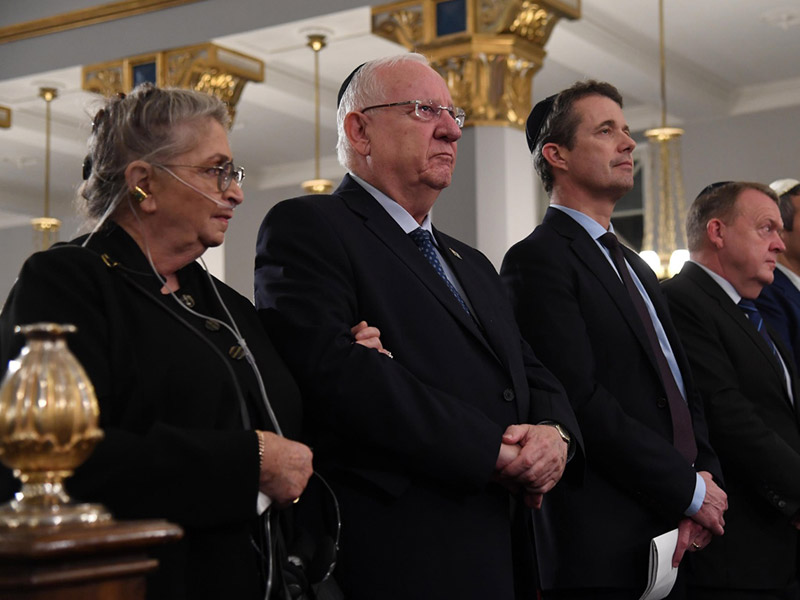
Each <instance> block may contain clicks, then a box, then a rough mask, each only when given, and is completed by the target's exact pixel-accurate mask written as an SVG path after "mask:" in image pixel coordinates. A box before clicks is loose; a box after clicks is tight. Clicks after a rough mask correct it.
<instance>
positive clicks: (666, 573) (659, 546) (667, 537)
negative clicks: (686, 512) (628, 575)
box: [639, 529, 678, 600]
mask: <svg viewBox="0 0 800 600" xmlns="http://www.w3.org/2000/svg"><path fill="white" fill-rule="evenodd" d="M677 545H678V530H677V529H673V530H672V531H668V532H667V533H665V534H663V535H660V536H658V537H655V538H653V539H652V540H650V573H649V574H648V581H647V589H646V590H645V591H644V594H642V597H641V598H639V600H661V599H662V598H665V597H666V596H667V594H669V593H670V592H671V591H672V586H673V585H675V579H676V578H677V577H678V569H677V568H674V567H673V566H672V555H673V554H675V547H676V546H677Z"/></svg>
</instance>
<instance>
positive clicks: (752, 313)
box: [739, 298, 778, 358]
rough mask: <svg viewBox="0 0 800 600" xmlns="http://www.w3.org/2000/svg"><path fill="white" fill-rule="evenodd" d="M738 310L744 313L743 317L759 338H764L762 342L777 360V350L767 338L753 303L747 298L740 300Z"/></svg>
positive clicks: (761, 320)
mask: <svg viewBox="0 0 800 600" xmlns="http://www.w3.org/2000/svg"><path fill="white" fill-rule="evenodd" d="M739 308H741V309H742V311H744V314H745V316H747V319H748V320H749V321H750V322H751V323H752V324H753V326H754V327H755V328H756V330H757V331H758V333H760V334H761V337H763V338H764V341H766V342H767V346H769V347H770V350H772V353H773V354H774V355H775V358H778V349H777V348H776V347H775V344H774V343H773V342H772V339H771V338H770V337H769V333H767V328H766V327H765V326H764V319H763V318H762V317H761V313H760V312H758V309H757V308H756V305H755V303H754V302H753V301H752V300H748V299H747V298H742V299H741V300H739Z"/></svg>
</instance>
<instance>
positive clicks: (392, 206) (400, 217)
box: [350, 173, 475, 318]
mask: <svg viewBox="0 0 800 600" xmlns="http://www.w3.org/2000/svg"><path fill="white" fill-rule="evenodd" d="M350 177H352V178H353V179H355V180H356V182H358V184H359V185H360V186H361V187H363V188H364V189H365V190H367V191H368V192H369V193H370V195H371V196H372V197H373V198H375V200H377V201H378V204H380V205H381V206H382V207H383V208H384V210H385V211H386V212H387V213H389V216H390V217H392V219H394V221H395V223H397V224H398V225H399V226H400V228H401V229H402V230H403V231H405V233H406V235H407V234H409V233H411V232H412V231H414V230H415V229H417V228H418V227H422V228H423V229H424V230H425V231H427V232H428V233H430V234H431V239H432V240H433V249H434V250H435V251H436V257H437V258H438V259H439V263H440V264H441V265H442V270H443V271H444V274H445V275H446V276H447V279H448V280H449V281H450V283H452V284H453V287H454V288H456V290H458V293H459V294H460V295H461V299H462V300H464V302H465V303H466V305H467V306H468V307H469V310H470V312H471V313H472V315H473V318H475V317H474V315H475V310H474V309H473V308H472V304H470V302H469V297H468V296H467V294H466V293H465V292H464V288H462V287H461V283H460V282H459V281H458V277H456V275H455V273H453V270H452V269H451V268H450V265H448V264H447V261H446V260H445V259H444V257H443V256H442V252H441V250H440V249H439V242H438V241H437V240H436V236H435V235H433V227H432V226H431V215H430V214H427V215H425V219H423V221H422V224H420V223H417V221H416V219H414V217H412V216H411V215H410V214H409V213H408V211H406V209H405V208H403V207H402V206H400V205H399V204H398V203H397V202H395V201H394V200H392V199H391V198H389V196H387V195H386V194H384V193H383V192H382V191H380V190H379V189H378V188H376V187H375V186H373V185H370V184H368V183H367V182H366V181H364V180H363V179H361V178H360V177H359V176H358V175H354V174H353V173H350Z"/></svg>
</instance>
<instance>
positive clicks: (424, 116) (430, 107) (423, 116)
mask: <svg viewBox="0 0 800 600" xmlns="http://www.w3.org/2000/svg"><path fill="white" fill-rule="evenodd" d="M410 104H413V105H414V114H415V115H416V116H417V118H418V119H419V120H420V121H434V120H437V119H438V118H439V117H440V116H441V114H442V111H443V110H444V111H447V113H448V114H449V115H450V116H451V117H452V118H453V120H454V121H455V122H456V125H458V127H459V128H461V127H464V120H465V119H466V118H467V113H465V112H464V109H463V108H458V107H457V106H437V105H434V104H428V103H426V102H424V101H422V100H406V101H404V102H390V103H389V104H376V105H375V106H368V107H367V108H362V109H361V112H367V111H368V110H372V109H373V108H389V107H391V106H408V105H410Z"/></svg>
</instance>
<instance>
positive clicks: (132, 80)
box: [81, 42, 264, 118]
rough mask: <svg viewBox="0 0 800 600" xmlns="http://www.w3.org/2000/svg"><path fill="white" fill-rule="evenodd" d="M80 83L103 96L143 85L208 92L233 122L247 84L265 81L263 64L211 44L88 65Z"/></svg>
mask: <svg viewBox="0 0 800 600" xmlns="http://www.w3.org/2000/svg"><path fill="white" fill-rule="evenodd" d="M81 79H82V87H83V89H85V90H88V91H90V92H95V93H98V94H101V95H103V96H110V95H112V94H115V93H118V92H124V93H128V92H130V91H131V90H132V89H133V88H134V87H135V86H136V84H137V83H139V82H141V81H152V82H154V83H155V84H156V85H157V86H159V87H165V86H171V87H180V88H185V89H193V90H197V91H200V92H205V93H207V94H211V95H213V96H216V97H217V98H219V99H220V100H222V101H223V102H225V104H226V105H227V106H228V110H229V111H230V113H231V118H233V116H234V115H235V112H236V104H237V103H238V102H239V98H240V97H241V95H242V91H243V90H244V86H245V84H246V83H247V82H248V81H255V82H261V81H264V63H263V61H261V60H259V59H257V58H253V57H251V56H247V55H245V54H241V53H240V52H235V51H233V50H229V49H227V48H223V47H222V46H217V45H216V44H212V43H210V42H209V43H206V44H198V45H195V46H187V47H184V48H175V49H172V50H164V51H161V52H155V53H152V54H144V55H140V56H133V57H130V58H123V59H119V60H113V61H108V62H104V63H99V64H95V65H88V66H85V67H83V70H82V74H81Z"/></svg>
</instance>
